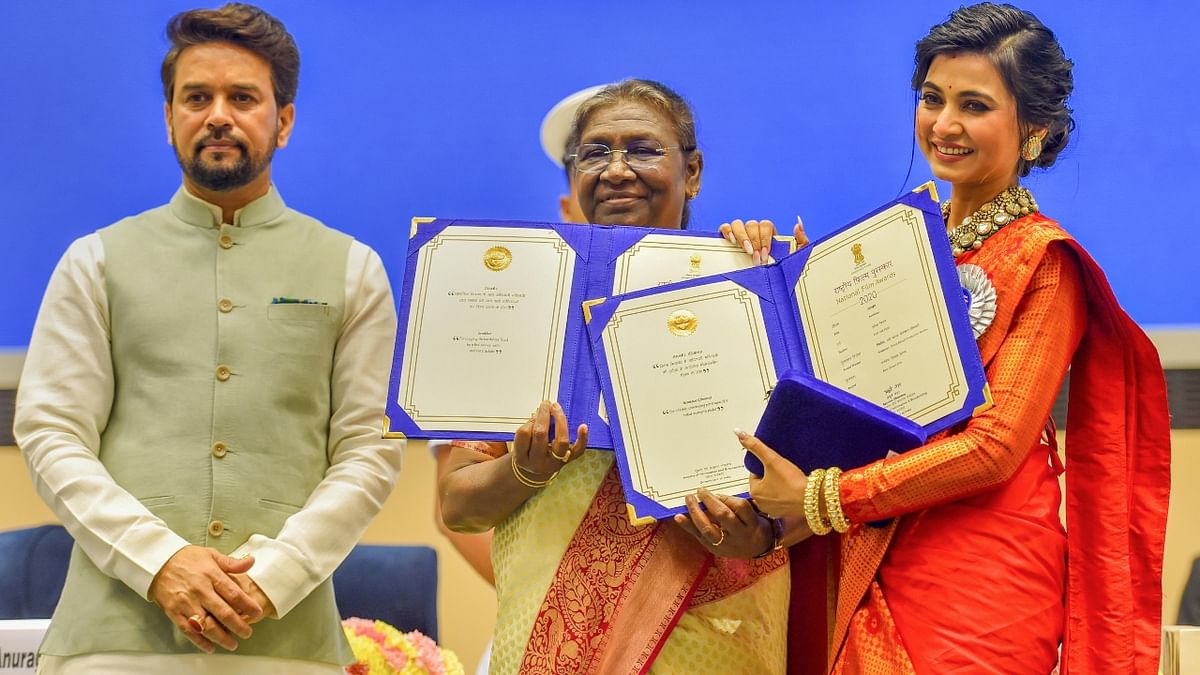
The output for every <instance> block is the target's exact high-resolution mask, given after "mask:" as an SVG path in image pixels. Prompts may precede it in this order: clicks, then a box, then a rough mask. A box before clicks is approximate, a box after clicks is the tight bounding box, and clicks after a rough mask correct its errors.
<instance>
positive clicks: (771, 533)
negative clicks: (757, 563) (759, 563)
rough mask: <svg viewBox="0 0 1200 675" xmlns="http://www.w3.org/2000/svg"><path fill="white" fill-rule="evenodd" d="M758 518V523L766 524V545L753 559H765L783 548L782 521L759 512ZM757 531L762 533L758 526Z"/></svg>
mask: <svg viewBox="0 0 1200 675" xmlns="http://www.w3.org/2000/svg"><path fill="white" fill-rule="evenodd" d="M758 516H759V521H760V523H765V524H766V530H765V539H766V542H767V543H766V545H765V547H764V548H763V549H762V553H759V554H758V555H756V556H754V557H755V558H765V557H767V556H769V555H771V554H772V553H774V552H775V551H778V550H779V549H781V548H783V520H782V519H780V518H774V517H772V516H769V515H767V514H765V513H762V512H761V511H760V512H759V513H758ZM759 530H760V531H763V528H762V527H761V526H760V527H759Z"/></svg>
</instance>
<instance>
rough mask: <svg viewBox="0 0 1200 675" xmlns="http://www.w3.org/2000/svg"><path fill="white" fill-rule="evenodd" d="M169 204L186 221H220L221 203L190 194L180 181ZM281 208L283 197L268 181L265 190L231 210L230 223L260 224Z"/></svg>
mask: <svg viewBox="0 0 1200 675" xmlns="http://www.w3.org/2000/svg"><path fill="white" fill-rule="evenodd" d="M170 208H171V213H173V214H174V215H175V217H177V218H179V219H180V220H182V221H183V222H185V223H187V224H189V225H195V226H196V227H203V228H206V229H207V228H213V227H220V226H221V225H222V224H223V223H222V222H221V207H219V206H216V205H215V204H210V203H208V202H206V201H204V200H203V199H200V198H199V197H197V196H195V195H193V194H192V193H190V192H188V191H187V188H186V187H184V186H183V185H180V186H179V189H178V190H176V191H175V196H173V197H171V203H170ZM285 208H286V205H285V204H284V203H283V197H280V196H279V191H278V190H276V189H275V184H274V183H272V184H271V187H270V188H269V189H268V190H267V194H265V195H263V196H261V197H259V198H258V199H255V200H254V201H252V202H250V203H249V204H247V205H245V206H243V207H242V208H240V209H238V210H237V211H234V212H233V223H231V224H232V225H234V226H235V227H254V226H255V225H262V224H263V223H268V222H271V221H272V220H275V219H276V218H278V217H279V216H280V214H282V213H283V210H284V209H285Z"/></svg>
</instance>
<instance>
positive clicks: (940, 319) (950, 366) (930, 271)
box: [795, 181, 967, 424]
mask: <svg viewBox="0 0 1200 675" xmlns="http://www.w3.org/2000/svg"><path fill="white" fill-rule="evenodd" d="M922 188H928V189H931V190H932V189H935V188H934V187H933V185H932V181H931V182H930V183H927V184H926V185H924V186H922ZM921 213H922V212H921V211H920V210H918V209H916V208H914V207H911V206H907V205H904V204H897V205H895V206H893V207H892V208H890V209H888V210H887V211H884V212H883V213H880V214H878V215H876V216H875V219H877V222H875V223H873V224H872V225H870V226H868V227H866V228H864V229H855V230H854V234H853V235H844V237H845V241H844V242H840V243H838V244H837V245H834V246H828V247H826V248H825V249H824V250H822V251H819V252H816V253H814V254H813V256H812V257H811V258H809V260H808V263H807V264H806V265H805V268H804V270H803V271H802V272H801V273H800V277H799V279H797V281H796V286H795V291H796V301H797V303H798V304H799V309H800V316H801V321H802V324H803V326H802V327H803V328H804V329H805V330H804V332H805V335H806V337H807V342H808V350H809V357H810V358H811V360H812V364H813V374H814V375H815V376H816V377H817V378H818V379H820V380H823V381H826V382H828V381H829V373H828V371H827V369H826V367H825V357H824V349H823V345H822V344H821V340H820V336H819V335H817V334H816V331H811V330H808V319H807V317H808V316H810V315H812V314H813V313H815V311H814V310H813V309H812V301H811V299H810V297H809V295H808V290H807V287H806V285H805V283H804V282H805V281H806V277H807V275H808V269H809V265H811V264H812V263H813V262H815V261H818V260H820V259H822V258H824V257H826V256H829V255H834V254H839V253H842V252H843V250H844V249H845V248H847V247H848V246H850V245H851V244H852V242H856V241H859V240H861V239H863V238H865V237H867V236H869V235H870V234H872V233H874V232H877V231H878V230H880V229H883V228H886V227H893V226H895V225H896V223H897V222H898V221H899V222H901V223H902V224H903V225H904V226H905V227H906V228H907V230H906V231H907V232H908V233H909V234H911V236H912V238H913V243H914V246H915V247H916V250H917V251H919V252H920V258H919V267H920V273H921V274H922V275H923V276H924V281H925V284H924V286H923V288H924V290H925V292H926V295H925V297H924V299H926V300H928V302H929V305H928V307H929V308H930V309H931V313H932V316H933V318H934V326H933V328H934V329H936V330H937V331H938V336H939V340H940V343H941V354H940V355H941V357H942V361H941V364H940V365H942V366H944V368H945V372H946V373H947V380H948V382H947V388H946V392H945V394H944V395H943V398H941V399H939V400H936V401H933V402H931V403H928V404H926V405H925V406H924V407H922V408H920V409H919V410H916V411H914V412H912V413H911V414H910V415H909V417H910V418H911V419H913V420H914V421H917V422H918V424H921V423H928V422H930V421H932V419H931V420H926V421H925V422H921V419H922V418H923V417H925V416H926V415H928V414H930V413H932V412H933V411H935V410H937V409H939V408H943V407H945V406H946V405H948V404H951V403H953V402H954V401H955V400H956V399H957V398H958V397H959V396H961V395H962V394H963V392H964V390H965V388H966V386H967V385H966V381H965V377H966V375H965V373H964V372H963V370H962V364H961V360H960V359H959V356H958V343H957V342H956V341H955V339H954V329H953V327H952V326H951V325H950V317H949V308H948V307H947V306H946V298H945V297H944V296H943V295H942V293H941V283H940V281H939V277H938V275H937V266H936V264H935V263H934V261H933V250H932V248H930V246H929V245H928V233H927V232H926V230H925V227H924V221H923V217H922V215H921ZM931 365H932V364H931ZM876 403H878V402H876ZM878 404H879V405H883V404H882V403H878ZM884 407H886V406H884ZM945 414H947V413H942V414H940V415H937V417H942V416H944V415H945ZM935 419H936V418H935Z"/></svg>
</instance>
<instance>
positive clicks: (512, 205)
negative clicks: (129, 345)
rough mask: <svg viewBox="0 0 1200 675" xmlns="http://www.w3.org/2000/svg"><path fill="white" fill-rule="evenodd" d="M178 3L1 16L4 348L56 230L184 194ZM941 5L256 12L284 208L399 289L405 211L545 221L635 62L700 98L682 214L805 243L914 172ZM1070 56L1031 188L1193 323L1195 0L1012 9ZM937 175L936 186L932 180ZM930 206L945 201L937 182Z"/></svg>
mask: <svg viewBox="0 0 1200 675" xmlns="http://www.w3.org/2000/svg"><path fill="white" fill-rule="evenodd" d="M192 6H194V4H193V3H191V2H177V1H175V0H171V1H158V2H150V1H148V0H144V1H137V2H134V1H127V2H105V3H99V2H84V1H79V0H76V1H69V2H68V1H62V2H48V1H46V0H38V1H31V0H15V1H14V0H8V1H7V2H6V3H5V4H4V9H5V11H4V16H3V18H4V20H3V21H2V22H0V130H2V132H3V136H4V138H5V143H4V145H5V147H7V148H8V150H7V151H6V153H4V157H3V158H0V197H2V198H3V210H2V211H0V213H2V215H0V228H2V232H3V235H4V237H3V240H4V244H5V245H4V246H3V247H2V250H0V283H2V284H3V288H4V289H5V290H6V293H5V295H4V298H5V299H4V308H3V309H4V311H3V313H2V315H0V316H2V319H0V346H3V345H8V346H16V347H20V346H23V345H25V344H26V343H27V342H28V339H29V332H30V330H31V328H32V325H33V320H34V317H35V314H36V311H37V306H38V304H39V302H40V300H41V294H42V290H43V289H44V287H45V283H46V280H47V279H48V277H49V275H50V272H51V270H52V269H53V267H54V264H55V262H56V261H57V260H58V257H59V256H60V255H61V254H62V252H63V251H64V250H65V249H66V247H67V245H68V244H69V243H70V242H71V240H73V239H75V238H76V237H79V236H81V235H83V234H86V233H88V232H90V231H92V230H95V229H96V228H98V227H102V226H104V225H106V224H108V223H110V222H112V221H114V220H116V219H118V218H120V217H122V216H125V215H128V214H131V213H135V212H138V211H141V210H144V209H147V208H150V207H152V206H155V205H158V204H161V203H163V202H165V201H166V200H167V199H168V198H169V197H170V195H171V193H172V192H173V191H174V190H175V188H176V187H177V186H178V183H179V170H178V167H177V165H176V164H175V160H174V156H173V155H172V152H171V149H170V147H169V146H168V145H167V143H166V133H165V131H164V128H163V120H162V103H163V102H162V93H161V85H160V82H159V78H158V66H159V63H160V61H161V58H162V54H163V52H164V51H165V49H166V43H165V38H164V36H163V27H164V25H165V23H166V19H167V18H168V17H169V16H170V15H171V14H173V13H174V12H176V11H179V10H181V9H186V8H189V7H192ZM955 6H957V3H955V2H953V1H952V2H929V1H924V0H922V1H921V2H905V3H867V2H842V3H822V4H820V5H816V4H813V3H802V2H798V3H769V4H768V3H761V4H754V3H733V2H696V1H693V2H658V3H648V2H647V3H635V4H631V5H628V6H620V7H618V6H608V5H598V4H596V3H579V4H568V3H565V2H521V3H515V2H514V3H511V4H510V3H497V2H478V3H461V2H446V3H432V2H431V3H412V4H399V3H392V2H354V1H343V2H337V3H334V2H316V1H311V2H300V1H297V2H283V1H270V2H265V3H264V7H266V8H267V9H268V10H269V11H271V12H273V13H275V14H276V15H278V16H279V17H280V18H282V19H283V20H284V22H285V23H286V24H287V25H288V27H289V28H290V29H291V31H292V32H293V34H294V35H295V36H296V38H297V41H298V43H299V45H300V49H301V54H302V61H303V67H302V70H301V77H300V93H299V98H298V101H297V113H298V114H297V125H296V133H295V134H294V135H293V137H292V142H291V144H290V145H289V147H288V148H286V149H285V150H282V151H280V152H279V153H278V154H277V155H276V160H275V179H276V182H277V184H278V185H279V187H280V190H281V192H282V194H283V196H284V198H285V199H286V200H287V202H288V203H289V205H291V206H293V207H295V208H297V209H299V210H301V211H305V212H307V213H310V214H312V215H314V216H316V217H318V218H321V219H322V220H324V221H325V222H327V223H329V224H330V225H333V226H335V227H337V228H339V229H342V230H344V231H346V232H349V233H351V234H353V235H354V236H355V237H357V238H359V239H361V240H363V241H365V242H367V243H368V244H370V245H371V246H373V247H374V248H375V249H376V250H378V251H379V252H380V253H381V254H382V255H383V257H384V260H385V262H386V263H387V264H388V266H389V271H390V273H391V275H392V280H393V283H394V284H395V283H396V282H397V280H399V279H400V278H401V274H402V272H403V269H402V268H403V253H404V241H405V238H406V235H407V232H408V222H409V219H410V217H412V216H414V215H424V216H442V217H454V216H460V217H480V218H517V219H553V218H555V217H556V215H557V202H556V197H557V195H558V194H559V193H560V192H561V191H563V189H564V185H565V180H564V177H563V175H562V173H561V171H560V170H559V169H558V168H557V167H555V166H554V165H552V164H551V163H550V162H549V161H548V160H547V159H546V158H545V157H544V156H543V154H542V151H541V149H540V147H539V145H538V140H537V139H538V136H537V133H538V124H539V122H540V120H541V118H542V116H543V114H545V112H546V110H547V109H549V107H550V106H551V105H553V104H554V103H555V102H556V101H557V100H558V99H559V98H561V97H562V96H563V95H565V94H567V93H570V92H572V91H575V90H576V89H579V88H581V87H583V86H586V85H590V84H595V83H602V82H609V81H613V80H616V79H620V78H622V77H627V76H641V77H649V78H654V79H660V80H663V81H665V82H667V83H668V84H670V85H672V86H673V87H675V88H677V89H678V90H679V91H681V92H682V93H683V94H684V95H685V96H687V97H688V98H689V99H690V100H691V101H692V102H693V104H694V105H695V108H696V113H697V118H698V127H699V135H700V146H701V148H702V149H703V151H704V153H705V158H706V167H705V172H704V187H703V190H702V192H701V195H700V197H699V199H698V200H697V201H696V202H695V206H694V214H695V215H694V221H693V222H694V225H695V226H696V227H701V228H715V227H716V226H717V225H718V224H719V223H721V222H722V221H723V220H727V219H729V218H732V217H742V218H747V217H749V218H771V219H774V220H775V221H776V223H778V224H779V225H780V226H781V229H783V230H785V231H786V230H788V229H790V226H791V223H793V222H795V217H796V215H797V214H798V213H799V214H803V216H804V220H805V223H807V225H808V228H809V231H810V233H811V234H813V235H820V234H822V233H825V232H828V231H830V230H831V229H833V228H835V227H837V226H839V225H841V224H844V223H845V222H846V221H848V220H849V219H851V218H853V217H855V216H858V215H861V214H862V213H864V212H866V211H869V210H870V209H871V208H873V207H874V206H876V205H878V204H880V203H883V202H884V201H887V200H889V199H891V198H893V197H895V196H896V195H897V194H898V193H899V192H900V191H901V190H902V189H905V188H908V187H911V186H914V185H917V184H919V183H921V182H924V181H925V180H927V179H928V178H929V171H928V168H927V167H926V165H925V163H924V162H923V160H922V159H921V158H920V156H919V155H918V156H917V157H915V159H914V160H913V162H912V169H911V175H910V174H909V162H910V156H911V155H912V152H913V143H912V112H913V102H912V101H913V97H912V94H911V92H910V90H909V86H908V82H909V77H910V75H911V70H912V50H913V43H914V42H915V41H916V40H917V39H918V38H919V37H921V36H922V35H924V33H925V32H926V31H927V30H928V28H929V27H930V26H931V25H933V24H934V23H937V22H939V21H941V20H943V19H944V18H945V16H946V15H947V14H948V13H949V11H950V10H951V9H952V8H953V7H955ZM1024 6H1025V7H1027V8H1028V9H1031V10H1033V11H1034V12H1036V13H1037V14H1038V15H1039V16H1040V17H1041V18H1042V19H1043V20H1044V21H1045V22H1046V23H1047V24H1048V25H1049V26H1050V27H1051V28H1053V29H1054V30H1055V31H1056V32H1057V33H1058V34H1059V36H1060V39H1061V41H1062V43H1063V45H1064V47H1065V49H1066V51H1067V54H1068V56H1070V57H1071V58H1072V59H1074V61H1075V63H1076V70H1075V72H1076V93H1075V96H1074V98H1073V100H1072V101H1073V106H1074V108H1075V110H1076V112H1077V120H1078V122H1079V129H1078V131H1077V133H1076V136H1075V139H1074V142H1073V144H1072V146H1071V147H1070V148H1069V149H1068V151H1067V152H1066V153H1065V154H1064V155H1062V156H1061V158H1060V161H1059V163H1058V165H1057V166H1056V167H1055V168H1053V169H1051V170H1050V171H1049V172H1046V173H1035V174H1034V176H1033V177H1032V179H1031V180H1029V181H1028V183H1027V184H1028V185H1029V186H1030V187H1031V188H1032V189H1033V191H1034V193H1035V195H1036V196H1037V198H1038V201H1039V202H1040V204H1041V205H1042V207H1043V210H1044V211H1045V212H1047V213H1048V214H1049V215H1051V216H1052V217H1055V218H1058V219H1059V220H1061V221H1062V222H1063V223H1064V224H1065V225H1066V226H1067V227H1068V229H1070V230H1071V231H1072V232H1073V233H1074V234H1075V235H1076V236H1077V237H1078V238H1079V239H1080V240H1081V241H1082V242H1083V244H1084V245H1085V246H1086V247H1087V248H1088V249H1089V250H1090V251H1091V252H1092V254H1093V255H1094V256H1095V257H1096V258H1097V259H1098V260H1099V261H1100V263H1101V265H1102V266H1103V267H1104V268H1105V270H1107V272H1108V274H1109V277H1110V279H1111V280H1112V283H1113V286H1114V287H1115V288H1116V291H1117V295H1118V297H1119V298H1121V300H1122V302H1123V304H1124V305H1125V306H1126V307H1127V308H1128V309H1129V311H1130V312H1131V314H1132V315H1133V316H1134V318H1135V319H1137V320H1138V321H1140V322H1142V323H1143V324H1163V323H1172V324H1178V323H1200V284H1197V283H1196V282H1195V269H1196V267H1197V264H1196V258H1197V254H1200V233H1198V232H1197V225H1198V224H1200V219H1198V218H1197V217H1196V215H1195V214H1196V208H1195V195H1194V192H1195V190H1196V188H1197V187H1198V186H1200V180H1198V178H1200V169H1198V168H1197V163H1198V159H1197V158H1198V156H1200V125H1198V124H1197V122H1196V115H1197V111H1200V87H1197V86H1196V73H1197V72H1198V71H1200V50H1198V48H1197V46H1196V37H1195V34H1194V27H1195V25H1196V23H1197V20H1200V6H1197V5H1195V4H1194V3H1189V2H1183V1H1179V2H1161V3H1131V2H1127V1H1123V2H1121V1H1117V2H1114V1H1105V2H1089V3H1087V4H1086V5H1084V4H1082V3H1079V4H1076V3H1065V2H1048V1H1046V2H1043V1H1039V2H1027V3H1025V5H1024ZM943 187H944V186H943ZM944 194H946V193H945V191H943V195H944Z"/></svg>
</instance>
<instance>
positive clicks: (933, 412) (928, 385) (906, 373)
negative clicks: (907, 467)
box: [796, 204, 969, 425]
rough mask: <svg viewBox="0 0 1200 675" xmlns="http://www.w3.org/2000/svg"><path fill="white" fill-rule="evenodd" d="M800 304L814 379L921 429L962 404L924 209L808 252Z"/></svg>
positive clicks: (896, 214) (870, 223)
mask: <svg viewBox="0 0 1200 675" xmlns="http://www.w3.org/2000/svg"><path fill="white" fill-rule="evenodd" d="M956 299H957V298H956ZM796 302H797V303H798V304H799V310H800V318H801V321H802V322H803V326H804V334H805V336H806V337H807V341H808V352H809V357H810V358H811V359H812V369H813V375H814V376H816V377H817V378H818V379H820V380H823V381H825V382H828V383H830V384H832V385H835V386H837V387H840V388H842V389H845V390H846V391H849V392H851V393H853V394H855V395H857V396H859V397H861V398H864V399H866V400H868V401H870V402H872V403H875V404H876V405H879V406H882V407H884V408H887V409H889V410H891V411H892V412H895V413H899V414H901V415H903V416H905V417H907V418H909V419H911V420H913V421H914V422H916V423H918V424H921V425H926V424H928V423H930V422H932V421H934V420H937V419H940V418H942V417H945V416H946V415H949V414H951V413H953V412H956V411H958V410H960V409H961V408H962V407H963V406H964V404H965V402H966V400H967V396H968V393H969V387H968V386H967V377H966V375H965V373H964V371H963V361H962V359H961V358H960V354H959V346H958V343H957V342H956V341H955V337H954V332H953V328H952V326H951V324H950V318H949V310H948V308H947V306H946V296H945V295H944V294H943V292H942V289H941V287H940V286H939V280H938V271H937V269H936V263H935V259H934V256H933V251H932V250H931V247H930V241H929V231H928V229H927V228H926V227H925V224H924V220H923V217H922V212H921V210H919V209H917V208H914V207H913V206H909V205H907V204H896V205H894V206H892V207H891V208H888V209H886V210H885V211H883V212H881V213H879V214H877V215H875V216H873V217H871V218H868V219H867V220H864V221H863V222H861V223H859V224H857V225H856V226H854V227H852V228H850V229H848V230H845V231H843V232H841V233H840V234H837V235H835V236H833V237H831V238H829V239H826V240H824V241H821V242H819V243H816V244H813V246H812V253H811V255H810V256H809V258H808V262H807V264H806V265H805V267H804V271H803V273H802V274H801V275H800V279H799V281H798V282H797V283H796ZM956 309H957V308H956Z"/></svg>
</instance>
